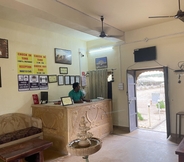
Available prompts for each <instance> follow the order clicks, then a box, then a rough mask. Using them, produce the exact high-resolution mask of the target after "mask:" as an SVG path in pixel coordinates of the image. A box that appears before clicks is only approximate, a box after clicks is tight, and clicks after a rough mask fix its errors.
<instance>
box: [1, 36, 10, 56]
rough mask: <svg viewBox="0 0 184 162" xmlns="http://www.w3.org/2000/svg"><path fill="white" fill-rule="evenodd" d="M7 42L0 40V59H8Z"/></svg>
mask: <svg viewBox="0 0 184 162" xmlns="http://www.w3.org/2000/svg"><path fill="white" fill-rule="evenodd" d="M8 57H9V54H8V40H7V39H1V38H0V58H8Z"/></svg>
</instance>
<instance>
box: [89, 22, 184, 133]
mask: <svg viewBox="0 0 184 162" xmlns="http://www.w3.org/2000/svg"><path fill="white" fill-rule="evenodd" d="M183 27H184V23H183V22H182V21H180V20H178V19H177V20H174V21H170V22H167V23H163V24H159V25H155V26H150V27H146V28H142V29H138V30H134V31H129V32H126V33H125V43H124V44H122V45H120V46H118V45H117V46H114V49H113V51H108V52H101V53H98V54H96V55H91V54H89V62H90V63H89V70H92V69H95V64H94V59H95V57H104V56H107V57H108V68H118V67H119V66H120V67H121V68H120V69H117V70H116V71H115V74H114V78H115V82H113V123H114V125H119V126H124V127H128V125H129V124H128V102H127V83H126V82H127V81H126V70H127V69H138V68H151V67H159V66H168V68H169V74H168V75H169V81H168V82H169V102H170V115H171V116H170V119H171V133H175V116H176V113H177V112H178V111H182V110H184V107H183V99H182V96H183V95H184V86H183V85H184V78H183V77H181V84H178V74H177V73H175V72H174V70H177V69H179V68H178V62H179V61H183V60H184V48H183V47H184V28H183ZM145 38H147V39H148V40H147V41H146V39H145ZM93 44H95V42H92V41H91V42H89V43H88V44H87V45H88V48H90V47H92V46H93ZM149 46H156V48H157V60H156V61H148V62H140V63H135V62H134V55H133V51H134V49H136V48H144V47H149ZM119 59H120V60H121V61H120V60H119ZM109 65H110V66H109ZM121 81H122V83H124V90H119V89H118V84H119V82H121ZM183 122H184V121H183ZM183 124H184V123H183ZM182 134H184V130H182Z"/></svg>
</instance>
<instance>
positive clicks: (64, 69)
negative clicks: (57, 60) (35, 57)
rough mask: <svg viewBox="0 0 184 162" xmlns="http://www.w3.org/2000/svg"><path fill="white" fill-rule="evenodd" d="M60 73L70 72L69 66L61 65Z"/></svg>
mask: <svg viewBox="0 0 184 162" xmlns="http://www.w3.org/2000/svg"><path fill="white" fill-rule="evenodd" d="M59 74H68V68H67V67H59Z"/></svg>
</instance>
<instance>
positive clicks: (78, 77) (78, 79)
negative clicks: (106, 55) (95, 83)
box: [75, 75, 80, 83]
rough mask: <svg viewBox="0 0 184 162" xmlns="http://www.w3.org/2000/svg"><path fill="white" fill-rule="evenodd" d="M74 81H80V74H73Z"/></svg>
mask: <svg viewBox="0 0 184 162" xmlns="http://www.w3.org/2000/svg"><path fill="white" fill-rule="evenodd" d="M75 82H78V83H80V76H79V75H77V76H75Z"/></svg>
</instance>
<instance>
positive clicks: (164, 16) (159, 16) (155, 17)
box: [148, 15, 175, 18]
mask: <svg viewBox="0 0 184 162" xmlns="http://www.w3.org/2000/svg"><path fill="white" fill-rule="evenodd" d="M169 17H175V15H174V16H150V17H148V18H169Z"/></svg>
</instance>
